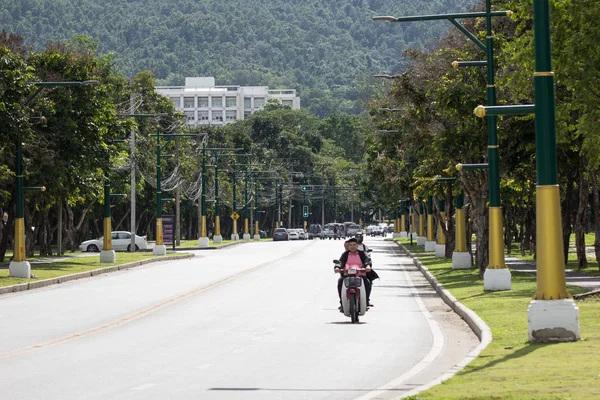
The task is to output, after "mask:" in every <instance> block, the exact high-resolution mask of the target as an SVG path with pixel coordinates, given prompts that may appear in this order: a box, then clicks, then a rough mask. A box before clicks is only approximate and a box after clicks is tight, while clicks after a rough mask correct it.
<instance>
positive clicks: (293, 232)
mask: <svg viewBox="0 0 600 400" xmlns="http://www.w3.org/2000/svg"><path fill="white" fill-rule="evenodd" d="M287 233H288V237H289V238H290V240H299V239H300V235H299V234H298V231H297V230H296V229H291V228H290V229H288V230H287Z"/></svg>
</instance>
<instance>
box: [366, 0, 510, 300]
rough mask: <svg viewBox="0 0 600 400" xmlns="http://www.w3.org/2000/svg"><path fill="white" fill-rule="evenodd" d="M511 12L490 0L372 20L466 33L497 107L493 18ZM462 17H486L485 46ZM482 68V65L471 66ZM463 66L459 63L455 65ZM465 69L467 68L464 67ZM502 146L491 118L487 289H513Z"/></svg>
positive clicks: (490, 100)
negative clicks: (479, 6) (477, 8)
mask: <svg viewBox="0 0 600 400" xmlns="http://www.w3.org/2000/svg"><path fill="white" fill-rule="evenodd" d="M512 14H513V13H512V11H492V10H491V0H486V10H485V12H469V13H456V14H437V15H419V16H408V17H392V16H376V17H373V21H383V22H412V21H433V20H447V21H450V23H452V24H453V25H454V26H455V27H457V28H458V29H459V30H460V31H461V32H462V33H464V34H465V35H466V36H467V37H468V38H469V39H471V41H473V43H475V45H477V46H478V47H480V48H481V49H482V50H483V51H485V52H486V61H487V63H486V65H487V89H486V93H487V103H488V106H492V107H493V106H496V85H495V82H494V47H493V44H494V42H493V36H492V17H501V16H508V17H510V16H511V15H512ZM462 18H485V19H486V43H485V44H484V43H482V42H481V41H480V40H479V39H477V38H476V37H475V36H474V35H473V34H472V33H471V32H469V31H468V30H467V29H466V28H465V27H464V26H463V25H462V24H461V23H459V22H458V21H457V19H462ZM472 65H481V64H479V63H478V64H472ZM457 66H461V65H460V63H458V64H456V66H455V68H456V67H457ZM463 66H466V65H465V64H463ZM498 148H499V146H498V133H497V117H496V116H495V115H489V116H488V162H489V186H490V187H489V219H490V223H489V265H488V267H487V268H486V271H485V274H484V289H485V290H491V291H496V290H510V288H511V275H510V271H509V270H508V268H507V266H506V263H505V261H504V245H503V238H504V236H503V228H502V207H501V204H500V168H499V163H500V162H499V149H498Z"/></svg>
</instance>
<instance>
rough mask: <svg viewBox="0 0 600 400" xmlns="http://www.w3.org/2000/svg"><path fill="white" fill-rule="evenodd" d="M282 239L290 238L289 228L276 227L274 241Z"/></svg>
mask: <svg viewBox="0 0 600 400" xmlns="http://www.w3.org/2000/svg"><path fill="white" fill-rule="evenodd" d="M280 240H290V237H289V235H288V232H287V229H285V228H276V229H275V230H274V231H273V241H274V242H277V241H280Z"/></svg>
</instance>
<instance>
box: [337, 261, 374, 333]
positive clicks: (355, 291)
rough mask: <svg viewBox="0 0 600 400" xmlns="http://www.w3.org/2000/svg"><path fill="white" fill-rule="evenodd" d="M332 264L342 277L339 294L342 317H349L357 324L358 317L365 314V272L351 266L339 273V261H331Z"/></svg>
mask: <svg viewBox="0 0 600 400" xmlns="http://www.w3.org/2000/svg"><path fill="white" fill-rule="evenodd" d="M333 263H334V264H335V269H336V270H339V272H341V273H342V274H343V277H344V282H343V284H342V291H341V293H340V298H341V301H342V310H343V312H344V315H345V316H346V317H350V320H351V321H352V323H353V324H354V323H358V322H359V317H360V316H362V315H365V313H366V312H367V291H366V288H365V286H364V282H363V278H364V277H366V276H367V270H366V268H362V267H359V266H357V265H351V266H349V267H348V268H346V269H345V270H343V271H341V269H340V261H339V260H333Z"/></svg>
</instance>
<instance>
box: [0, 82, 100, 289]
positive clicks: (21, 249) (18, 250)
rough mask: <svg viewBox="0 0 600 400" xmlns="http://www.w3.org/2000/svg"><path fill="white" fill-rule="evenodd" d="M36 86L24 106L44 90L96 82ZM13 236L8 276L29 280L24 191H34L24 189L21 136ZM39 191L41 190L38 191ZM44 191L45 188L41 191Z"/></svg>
mask: <svg viewBox="0 0 600 400" xmlns="http://www.w3.org/2000/svg"><path fill="white" fill-rule="evenodd" d="M29 83H30V84H32V85H34V86H36V90H35V91H34V92H33V93H32V94H31V95H29V96H28V97H27V98H26V99H25V101H24V103H25V105H26V106H28V105H29V104H31V102H32V101H33V99H35V98H36V97H37V95H38V94H40V92H41V91H42V90H43V89H45V88H51V87H59V86H87V85H94V84H98V83H99V82H98V81H81V82H29ZM15 158H16V160H15V177H16V182H15V186H16V187H15V192H16V193H15V200H16V201H15V236H14V240H13V242H14V250H13V251H14V252H13V259H12V261H11V262H10V264H9V267H8V269H9V274H10V276H11V277H15V278H28V279H29V278H31V264H29V261H27V258H26V256H25V190H34V188H26V187H25V181H24V179H23V176H24V171H23V140H22V138H21V135H18V137H17V143H16V151H15ZM40 190H41V189H40ZM43 190H45V188H44V189H43Z"/></svg>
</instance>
